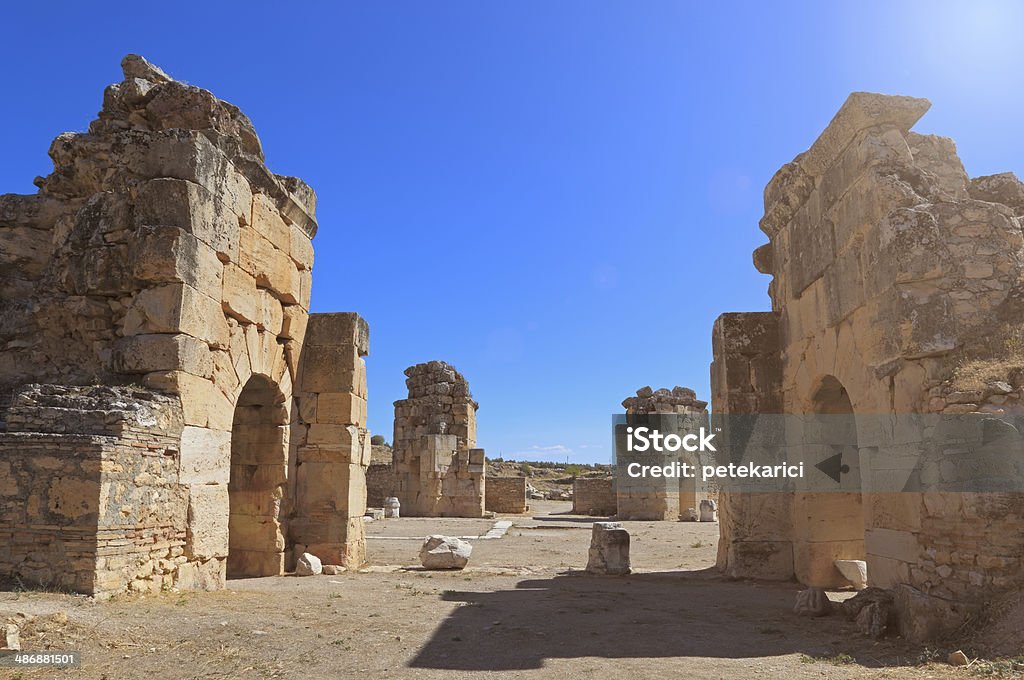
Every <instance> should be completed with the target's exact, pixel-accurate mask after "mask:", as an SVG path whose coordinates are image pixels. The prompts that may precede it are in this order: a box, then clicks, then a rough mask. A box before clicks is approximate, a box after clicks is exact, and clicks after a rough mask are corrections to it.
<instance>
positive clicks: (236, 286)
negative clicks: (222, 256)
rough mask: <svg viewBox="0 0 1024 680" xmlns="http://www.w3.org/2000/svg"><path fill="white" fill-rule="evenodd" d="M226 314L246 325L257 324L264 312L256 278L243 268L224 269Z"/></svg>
mask: <svg viewBox="0 0 1024 680" xmlns="http://www.w3.org/2000/svg"><path fill="white" fill-rule="evenodd" d="M223 307H224V313H225V314H228V315H230V316H232V317H235V318H236V319H238V320H239V321H242V322H244V323H255V322H256V321H257V320H258V319H259V314H260V312H261V311H262V310H261V307H260V297H259V292H258V290H257V288H256V278H255V277H254V276H252V275H251V274H249V273H248V272H246V271H245V270H243V269H242V268H241V267H239V266H237V265H233V264H229V265H227V266H225V267H224V292H223Z"/></svg>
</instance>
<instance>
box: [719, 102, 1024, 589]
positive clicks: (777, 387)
mask: <svg viewBox="0 0 1024 680" xmlns="http://www.w3.org/2000/svg"><path fill="white" fill-rule="evenodd" d="M928 107H929V103H928V102H927V101H925V100H921V99H912V98H909V97H888V96H883V95H873V94H867V93H854V94H852V95H851V96H850V97H849V99H848V100H847V101H846V103H845V104H844V105H843V106H842V108H841V109H840V111H839V112H838V113H837V114H836V116H835V118H833V120H832V122H831V123H830V124H829V126H828V127H827V129H826V130H825V131H824V132H823V133H822V135H821V136H820V137H819V138H818V139H817V141H815V142H814V144H813V145H812V146H811V148H810V149H809V150H807V151H806V152H804V153H802V154H800V155H799V156H797V158H796V159H794V161H793V162H791V163H789V164H787V165H785V166H783V168H782V169H781V170H779V172H778V173H776V175H775V177H774V178H773V179H772V180H771V182H770V183H769V185H768V186H767V188H766V190H765V215H764V218H763V219H762V220H761V229H762V231H764V232H765V234H767V236H768V238H769V243H768V244H766V245H764V246H762V247H761V248H758V249H757V250H756V251H755V253H754V264H755V266H756V267H757V268H758V270H759V271H761V272H763V273H767V274H770V275H771V276H772V281H771V284H770V286H769V294H770V297H771V302H772V315H771V317H768V316H767V315H764V316H761V317H760V319H762V320H764V321H765V325H764V328H757V325H758V323H757V319H756V318H755V317H752V316H738V315H725V316H723V317H722V318H721V319H720V320H719V322H718V323H717V324H716V328H715V338H716V347H715V363H714V366H713V369H712V378H713V382H714V384H715V388H714V389H715V393H714V396H713V401H714V410H715V412H716V413H718V412H720V411H721V412H729V411H730V410H731V411H732V412H743V409H746V412H754V411H755V410H758V409H764V408H767V409H771V410H770V411H769V412H772V413H774V412H777V411H776V410H775V409H778V412H783V413H789V414H801V413H831V414H846V417H848V418H849V420H850V422H851V423H852V424H853V428H854V431H853V435H852V436H853V441H852V445H853V446H854V447H855V450H857V451H859V452H860V455H861V457H863V458H866V459H867V458H870V459H871V460H873V461H880V462H881V466H880V467H876V469H873V470H871V471H870V474H868V471H861V472H863V475H862V486H861V489H860V491H859V492H849V493H845V492H844V493H835V494H809V493H799V492H796V493H793V494H789V495H785V494H777V495H776V496H777V497H776V498H775V499H771V498H768V499H761V501H763V502H761V501H758V502H755V501H752V500H749V499H743V500H740V499H736V498H732V497H730V498H729V500H728V501H727V502H723V510H722V520H723V521H722V532H723V536H722V538H723V541H722V542H723V546H722V547H721V549H720V555H719V556H720V565H721V566H723V567H724V568H726V569H727V570H728V571H729V572H730V573H732V574H733V575H736V576H746V575H751V576H760V577H765V576H772V577H776V578H792V577H793V576H794V575H795V576H796V578H798V579H799V580H800V581H802V582H804V583H809V584H812V585H821V586H829V585H840V584H842V583H844V581H843V580H842V578H841V576H840V575H839V574H838V572H837V571H836V570H835V568H834V567H833V566H832V562H833V560H834V559H837V558H853V559H866V560H867V562H868V575H869V581H870V582H871V584H872V585H878V586H889V585H892V584H894V583H898V582H906V583H910V584H912V585H914V586H917V587H919V588H921V589H923V590H925V591H927V592H935V593H942V594H945V595H947V596H955V597H965V598H970V599H980V598H983V597H986V596H988V594H990V593H992V592H993V591H997V590H1000V589H1003V588H1005V587H1007V586H1008V584H1009V583H1010V582H1012V581H1013V580H1014V579H1018V581H1019V578H1020V576H1021V575H1022V574H1024V566H1022V564H1021V560H1020V555H1021V553H1022V550H1024V533H1022V532H1021V526H1022V525H1021V520H1022V518H1021V512H1020V506H1021V503H1020V499H1019V495H1017V494H970V493H962V494H959V495H958V496H957V497H956V500H950V499H948V498H945V499H944V497H943V496H942V495H939V496H935V495H933V494H924V493H916V494H915V493H913V492H912V491H901V490H903V489H906V488H912V487H913V480H911V478H910V477H911V475H912V474H917V472H916V471H915V469H914V467H913V465H909V466H908V465H907V464H906V462H905V461H907V460H916V457H915V456H916V455H917V454H919V453H920V452H921V451H924V450H928V449H929V448H930V447H933V446H940V445H941V443H940V442H936V441H934V440H933V439H932V437H933V433H932V432H931V431H930V430H928V429H927V428H924V427H919V428H914V427H900V428H889V429H888V430H886V428H880V427H872V426H871V423H874V422H878V421H877V418H878V416H882V415H891V416H894V417H897V418H901V419H902V420H900V422H901V423H909V422H912V421H911V420H910V419H909V418H906V416H909V415H913V414H921V415H929V416H931V415H935V414H940V413H941V414H957V413H987V414H991V415H993V416H998V417H1003V418H1006V419H1011V420H1012V418H1013V417H1015V416H1016V414H1018V413H1020V412H1021V409H1020V407H1019V406H1018V404H1019V402H1018V399H1017V395H1018V394H1019V388H1020V387H1021V385H1022V383H1024V380H1022V376H1024V373H1022V371H1021V367H1022V366H1024V356H1022V355H1021V352H1020V350H1019V346H1020V343H1019V338H1020V337H1021V335H1022V328H1024V324H1022V322H1021V321H1020V319H1021V304H1020V300H1022V299H1024V297H1022V295H1021V281H1024V276H1022V274H1024V235H1022V232H1021V215H1022V214H1024V185H1021V183H1020V182H1018V181H1017V179H1016V178H1015V177H1013V176H1012V175H1009V174H1003V175H994V176H990V177H982V178H976V179H973V180H972V179H970V178H968V176H967V174H966V172H965V171H964V168H963V165H962V164H961V162H960V160H959V158H958V157H957V155H956V150H955V145H954V144H953V142H952V141H951V140H949V139H946V138H943V137H937V136H934V135H922V134H917V133H915V132H912V131H910V128H911V126H912V125H913V124H914V123H915V122H916V121H917V120H918V118H920V116H921V115H923V114H924V112H925V111H927V109H928ZM775 327H777V332H776V331H775V330H773V329H774V328H775ZM776 338H777V339H776ZM776 347H777V349H776ZM751 357H753V358H754V359H756V361H752V360H751ZM759 365H760V366H762V367H763V368H764V369H765V372H764V376H763V377H764V378H766V380H761V381H759V379H758V378H757V376H756V369H757V366H759ZM776 366H777V369H776V368H775V367H776ZM968 383H969V384H970V386H966V387H965V385H966V384H968ZM894 422H895V421H894ZM922 422H924V421H922ZM790 434H791V433H789V432H787V438H789V435H790ZM821 455H823V456H824V455H829V454H828V453H827V452H822V453H821ZM806 462H807V464H808V465H813V464H815V463H816V462H819V461H817V460H813V459H811V460H807V461H806ZM908 482H911V483H910V484H908ZM995 508H999V510H998V511H997V510H995ZM765 518H769V520H768V521H765ZM808 518H810V519H811V521H808ZM828 518H832V519H831V520H830V519H828ZM979 536H991V537H993V541H994V542H993V544H992V545H991V546H990V547H989V546H986V547H985V548H981V547H979V545H980V544H979V543H978V537H979ZM743 544H746V545H743ZM758 545H760V546H762V547H763V548H764V549H765V554H769V555H771V558H770V559H767V560H761V561H760V562H758V560H757V559H756V547H757V546H758ZM787 545H788V552H789V554H790V557H791V559H789V558H787V557H786V556H785V555H784V553H785V552H787V547H786V546H787ZM957 546H962V547H961V548H959V549H958V548H957ZM954 554H955V555H956V557H955V558H954V557H953V555H954Z"/></svg>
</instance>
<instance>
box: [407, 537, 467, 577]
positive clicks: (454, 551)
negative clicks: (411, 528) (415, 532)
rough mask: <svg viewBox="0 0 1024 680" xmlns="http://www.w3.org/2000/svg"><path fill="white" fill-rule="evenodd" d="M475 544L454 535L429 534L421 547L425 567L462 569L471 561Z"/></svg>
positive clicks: (421, 560)
mask: <svg viewBox="0 0 1024 680" xmlns="http://www.w3.org/2000/svg"><path fill="white" fill-rule="evenodd" d="M472 553H473V546H472V545H470V544H469V543H468V542H466V541H463V540H462V539H461V538H456V537H454V536H440V535H434V536H428V537H427V539H426V540H425V541H423V547H422V548H420V564H422V565H423V568H424V569H462V568H463V567H465V566H466V565H467V564H468V563H469V556H470V555H471V554H472Z"/></svg>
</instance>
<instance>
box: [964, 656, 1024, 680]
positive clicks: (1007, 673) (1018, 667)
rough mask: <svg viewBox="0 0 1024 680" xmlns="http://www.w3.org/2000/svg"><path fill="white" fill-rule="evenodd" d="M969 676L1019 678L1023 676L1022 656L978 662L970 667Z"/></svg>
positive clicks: (1023, 661) (1023, 660) (1023, 662)
mask: <svg viewBox="0 0 1024 680" xmlns="http://www.w3.org/2000/svg"><path fill="white" fill-rule="evenodd" d="M970 671H971V675H978V676H982V677H988V678H1019V677H1021V675H1024V655H1021V656H1015V657H1013V658H1011V659H1001V660H999V661H978V662H976V663H974V664H973V665H971V667H970Z"/></svg>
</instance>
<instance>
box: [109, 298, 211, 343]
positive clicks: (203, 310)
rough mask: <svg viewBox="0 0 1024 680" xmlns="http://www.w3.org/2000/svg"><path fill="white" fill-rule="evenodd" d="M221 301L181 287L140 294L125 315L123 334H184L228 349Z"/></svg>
mask: <svg viewBox="0 0 1024 680" xmlns="http://www.w3.org/2000/svg"><path fill="white" fill-rule="evenodd" d="M221 306H222V305H221V301H220V300H214V299H213V298H212V297H210V296H208V295H205V294H204V293H201V292H200V291H198V290H196V289H195V288H193V287H191V286H189V285H186V284H183V283H170V284H164V285H160V286H155V287H153V288H146V289H143V290H141V291H139V293H138V294H136V296H135V298H134V299H133V300H132V304H131V306H130V307H129V308H128V311H127V312H126V313H125V317H124V322H123V327H122V334H123V335H141V334H145V333H186V334H188V335H191V336H192V337H194V338H198V339H200V340H205V341H206V342H207V343H209V344H210V345H211V346H214V347H223V348H227V346H228V341H229V335H230V332H229V330H228V325H227V321H226V320H225V318H224V314H223V312H222V310H221Z"/></svg>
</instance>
